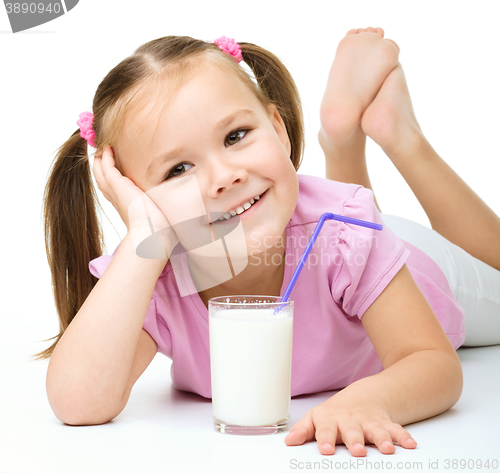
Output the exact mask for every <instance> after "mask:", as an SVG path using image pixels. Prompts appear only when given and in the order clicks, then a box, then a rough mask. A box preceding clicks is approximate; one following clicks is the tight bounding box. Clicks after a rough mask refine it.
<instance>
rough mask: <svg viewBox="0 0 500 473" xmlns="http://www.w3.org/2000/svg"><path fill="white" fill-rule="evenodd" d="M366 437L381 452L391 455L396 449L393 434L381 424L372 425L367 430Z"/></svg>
mask: <svg viewBox="0 0 500 473" xmlns="http://www.w3.org/2000/svg"><path fill="white" fill-rule="evenodd" d="M365 437H366V438H367V439H368V440H369V441H370V442H371V443H373V444H374V445H375V446H376V447H377V448H378V449H379V450H380V452H381V453H385V454H386V455H390V454H392V453H394V452H395V451H396V447H395V446H394V444H393V443H392V436H391V434H390V433H389V432H388V431H387V430H386V429H385V428H384V427H382V425H380V424H378V423H377V424H373V425H370V426H369V428H367V429H366V430H365Z"/></svg>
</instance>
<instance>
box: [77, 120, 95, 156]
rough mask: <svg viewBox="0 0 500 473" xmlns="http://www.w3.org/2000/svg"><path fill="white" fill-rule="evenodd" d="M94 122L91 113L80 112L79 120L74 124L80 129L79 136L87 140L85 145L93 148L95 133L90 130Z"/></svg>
mask: <svg viewBox="0 0 500 473" xmlns="http://www.w3.org/2000/svg"><path fill="white" fill-rule="evenodd" d="M93 122H94V115H93V114H92V112H82V113H80V120H78V121H77V122H76V124H77V125H78V126H79V127H80V136H81V137H82V138H85V139H86V140H87V143H88V144H89V145H90V146H92V148H95V147H96V146H95V133H94V130H93V129H92V123H93Z"/></svg>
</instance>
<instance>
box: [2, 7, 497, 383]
mask: <svg viewBox="0 0 500 473" xmlns="http://www.w3.org/2000/svg"><path fill="white" fill-rule="evenodd" d="M498 5H499V3H498V2H497V1H495V0H489V1H485V0H479V1H475V2H474V3H472V2H470V1H469V2H462V1H453V2H451V1H439V0H437V1H436V0H433V1H429V0H419V1H408V0H394V1H374V0H366V1H347V0H343V1H333V0H332V1H327V0H318V1H315V0H309V1H307V2H303V1H301V2H298V1H297V2H295V1H290V0H287V1H284V0H279V1H274V2H273V1H270V0H265V1H262V0H254V1H246V2H236V1H235V2H209V1H200V0H196V1H188V2H181V1H175V2H173V1H151V0H142V1H140V2H132V1H130V2H126V1H123V0H106V1H105V2H103V1H98V0H80V3H79V4H78V5H77V6H76V7H75V8H74V9H73V10H71V11H70V12H68V14H66V15H64V16H62V17H60V18H58V19H56V20H54V21H52V22H50V23H46V24H44V25H41V26H38V27H36V28H33V29H32V30H28V31H26V32H20V33H16V34H12V33H11V32H10V25H9V22H8V18H7V14H6V13H5V9H4V8H3V5H0V111H1V113H0V137H1V150H2V152H1V166H2V168H1V176H2V185H1V186H0V192H1V194H0V196H1V199H2V207H1V209H2V224H1V225H2V226H1V233H0V238H1V244H2V245H1V248H2V252H3V255H2V256H3V264H2V268H3V270H4V271H3V272H4V275H3V278H2V284H1V286H0V287H1V301H2V303H1V306H0V307H1V312H0V357H1V360H2V364H1V365H0V366H1V369H2V373H1V376H2V378H1V381H0V382H5V383H17V382H19V383H21V382H22V380H21V379H20V376H21V375H20V374H19V373H20V371H19V370H20V368H18V366H21V365H19V363H22V364H23V366H24V365H26V366H32V365H30V364H28V361H27V360H28V356H29V355H31V354H33V353H34V352H36V351H39V350H41V349H43V348H45V347H46V346H47V344H44V343H40V342H38V341H39V340H43V339H46V338H49V337H51V336H53V335H55V334H56V333H57V332H58V322H57V316H56V312H55V308H54V304H53V301H52V295H51V285H50V273H49V271H48V266H47V262H46V257H45V251H44V242H43V227H42V220H41V205H42V195H43V190H44V185H45V181H46V178H47V173H48V170H49V167H50V164H51V161H52V159H53V157H54V153H55V151H56V149H57V148H58V147H59V146H61V145H62V143H63V142H64V141H65V140H66V139H68V138H69V137H70V135H71V134H72V133H73V132H74V131H75V130H76V128H77V126H76V120H77V119H78V115H79V113H80V112H82V111H86V110H91V104H92V99H93V94H94V92H95V89H96V88H97V86H98V84H99V82H100V81H101V80H102V79H103V77H104V76H105V75H106V74H107V72H108V71H109V70H110V69H111V68H112V67H114V66H115V65H116V64H117V63H118V62H120V61H121V60H122V59H124V58H125V57H126V56H128V55H130V54H132V53H133V51H134V50H135V49H136V48H137V47H138V46H139V45H141V44H143V43H144V42H147V41H149V40H151V39H154V38H158V37H161V36H165V35H172V34H179V35H190V36H193V37H197V38H200V39H205V40H208V41H211V40H213V39H214V38H217V37H219V36H222V35H225V36H229V37H233V38H235V39H236V40H237V41H248V42H253V43H256V44H259V45H261V46H263V47H265V48H267V49H269V50H271V51H272V52H274V53H275V54H276V55H277V56H278V57H280V58H281V59H282V60H283V61H284V63H285V64H286V66H287V67H288V68H289V70H290V71H291V73H292V75H293V76H294V78H295V80H296V82H297V85H298V87H299V90H300V92H301V95H302V100H303V106H304V116H305V127H306V154H305V158H304V161H303V165H302V167H301V169H300V170H299V172H301V173H304V174H312V175H317V176H324V162H323V159H322V155H321V150H320V148H319V145H318V144H317V140H316V134H317V130H318V129H319V118H318V116H319V113H318V111H319V105H320V101H321V97H322V93H323V90H324V87H325V83H326V78H327V74H328V71H329V68H330V65H331V62H332V60H333V58H334V55H335V50H336V46H337V44H338V42H339V41H340V39H341V38H342V37H343V36H344V35H345V33H346V32H347V31H348V30H349V29H351V28H358V27H367V26H374V27H377V26H380V27H382V28H384V29H385V32H386V37H388V38H391V39H394V40H395V41H396V42H397V43H398V44H399V46H400V48H401V54H400V62H401V63H402V65H403V68H404V70H405V74H406V77H407V81H408V84H409V88H410V92H411V97H412V100H413V104H414V108H415V111H416V115H417V118H418V119H419V122H420V125H421V127H422V130H423V132H424V134H425V135H426V137H427V138H428V140H429V141H430V142H431V144H432V145H433V146H434V148H435V149H436V150H437V152H438V153H439V154H440V155H441V156H442V157H443V158H444V159H445V160H446V161H447V162H448V163H449V164H450V165H451V166H452V167H453V168H454V169H455V170H456V171H457V172H458V173H459V174H460V175H461V176H462V177H463V178H464V179H465V180H466V182H467V183H468V184H469V185H470V186H471V187H472V188H473V189H474V190H475V191H476V192H477V193H478V194H479V195H480V196H481V197H482V198H483V200H485V201H486V203H487V204H488V205H490V206H491V207H492V208H493V210H494V211H495V212H496V213H497V214H500V199H499V183H498V181H499V175H500V174H499V170H500V165H499V161H500V160H499V158H500V152H499V148H498V136H499V135H498V133H499V132H498V130H499V126H500V118H499V111H498V110H499V107H500V95H499V87H498V84H499V83H500V73H499V71H500V68H499V65H498V63H499V50H500V48H499V46H500V39H499V31H498V18H499V15H498V12H499V9H498ZM367 154H368V159H369V170H370V174H371V179H372V184H373V186H374V189H375V193H376V195H377V199H378V201H379V203H380V205H381V208H382V210H383V211H384V212H385V213H390V214H395V215H400V216H404V217H407V218H410V219H413V220H415V221H417V222H420V223H422V224H428V221H427V219H426V216H425V214H424V212H423V211H422V209H421V208H420V206H419V204H418V202H417V200H416V199H415V197H414V196H413V195H412V193H411V190H410V189H409V188H408V187H407V185H406V183H405V182H404V180H403V179H402V177H401V176H400V175H399V174H398V173H397V171H396V170H395V168H394V167H393V165H392V164H391V162H390V161H389V160H388V158H387V157H385V155H384V154H383V152H382V151H381V150H380V149H379V148H378V147H377V146H376V145H375V144H374V143H373V142H369V143H368V150H367ZM103 205H104V207H105V208H106V209H107V214H108V216H109V218H110V219H111V221H112V222H113V224H114V226H115V227H116V229H117V232H118V233H116V232H115V231H114V230H113V228H112V227H111V225H109V224H107V223H106V222H105V223H106V234H107V242H108V251H110V252H111V251H113V249H114V247H115V246H116V244H117V242H118V241H119V239H120V238H121V237H123V236H124V233H123V225H122V224H121V222H120V221H119V220H117V216H116V215H115V214H114V211H113V209H112V208H111V207H110V206H109V205H106V203H105V202H103ZM38 363H39V362H38ZM14 366H16V368H13V367H14ZM26 372H29V370H28V371H26ZM40 379H41V378H40ZM41 381H43V380H42V379H41ZM20 386H22V385H20ZM20 389H22V388H20Z"/></svg>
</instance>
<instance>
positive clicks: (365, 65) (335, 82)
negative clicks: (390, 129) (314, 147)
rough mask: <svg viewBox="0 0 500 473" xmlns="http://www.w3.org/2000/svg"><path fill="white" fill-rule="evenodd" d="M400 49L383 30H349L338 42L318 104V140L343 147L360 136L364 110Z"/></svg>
mask: <svg viewBox="0 0 500 473" xmlns="http://www.w3.org/2000/svg"><path fill="white" fill-rule="evenodd" d="M398 56H399V47H398V46H397V44H396V43H395V42H393V41H391V40H388V39H384V30H382V28H366V29H364V28H359V29H355V30H350V31H349V32H348V33H347V35H346V36H345V38H343V39H342V41H340V43H339V45H338V48H337V52H336V55H335V60H334V61H333V64H332V67H331V69H330V74H329V77H328V82H327V86H326V91H325V95H324V97H323V100H322V103H321V110H320V117H321V130H320V133H319V140H320V144H321V146H322V147H324V146H331V145H335V146H336V147H337V146H343V144H344V143H346V142H348V141H349V140H350V139H352V137H353V136H354V135H359V134H360V133H361V129H360V122H361V117H362V116H363V113H364V111H365V110H366V108H367V107H368V106H369V105H370V103H371V102H372V101H373V99H374V98H375V96H376V95H377V93H378V91H379V89H380V87H381V86H382V83H383V82H384V80H385V79H386V77H387V76H388V75H389V73H390V72H391V71H392V70H393V69H394V68H395V67H396V66H397V65H398Z"/></svg>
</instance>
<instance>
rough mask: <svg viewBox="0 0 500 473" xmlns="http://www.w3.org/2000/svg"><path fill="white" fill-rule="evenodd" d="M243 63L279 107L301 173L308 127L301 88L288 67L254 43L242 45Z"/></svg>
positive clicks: (295, 164) (266, 94)
mask: <svg viewBox="0 0 500 473" xmlns="http://www.w3.org/2000/svg"><path fill="white" fill-rule="evenodd" d="M238 44H239V45H240V47H241V53H242V56H243V61H245V63H246V64H247V65H248V67H250V69H251V70H252V72H253V74H254V76H255V79H256V80H257V83H258V85H259V88H260V89H261V91H262V93H263V94H264V96H265V97H266V98H267V100H269V102H271V103H273V104H274V105H276V107H277V109H278V111H279V113H280V115H281V117H282V118H283V121H284V122H285V126H286V130H287V132H288V136H289V138H290V144H291V148H292V152H291V156H290V159H291V161H292V163H293V165H294V167H295V170H297V169H298V168H299V166H300V163H301V161H302V153H303V151H304V124H303V118H302V106H301V103H300V95H299V91H298V90H297V86H296V85H295V82H294V80H293V78H292V76H291V74H290V72H288V69H287V68H286V67H285V65H284V64H283V63H282V62H281V61H280V60H279V59H278V58H277V57H276V56H275V55H274V54H272V53H270V52H269V51H267V50H266V49H263V48H261V47H259V46H257V45H255V44H252V43H238Z"/></svg>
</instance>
